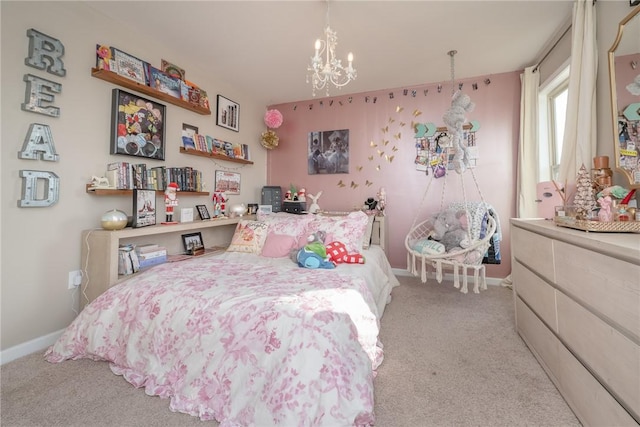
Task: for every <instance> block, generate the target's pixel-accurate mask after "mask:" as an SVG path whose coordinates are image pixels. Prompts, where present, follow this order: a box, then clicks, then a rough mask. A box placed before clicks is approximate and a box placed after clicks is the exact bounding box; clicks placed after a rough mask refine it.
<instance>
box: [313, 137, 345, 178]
mask: <svg viewBox="0 0 640 427" xmlns="http://www.w3.org/2000/svg"><path fill="white" fill-rule="evenodd" d="M308 165H309V166H308V167H309V175H317V174H334V173H349V129H340V130H328V131H322V132H320V131H316V132H309V154H308Z"/></svg>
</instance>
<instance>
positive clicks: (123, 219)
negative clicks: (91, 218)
mask: <svg viewBox="0 0 640 427" xmlns="http://www.w3.org/2000/svg"><path fill="white" fill-rule="evenodd" d="M128 222H129V218H127V214H126V213H124V212H122V211H121V210H118V209H112V210H110V211H107V212H105V213H104V214H103V215H102V218H100V225H101V226H102V228H104V229H105V230H122V229H123V228H125V227H126V226H127V223H128Z"/></svg>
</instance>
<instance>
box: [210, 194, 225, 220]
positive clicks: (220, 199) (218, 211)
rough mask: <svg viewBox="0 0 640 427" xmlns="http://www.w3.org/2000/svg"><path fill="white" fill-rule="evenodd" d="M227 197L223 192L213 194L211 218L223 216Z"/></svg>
mask: <svg viewBox="0 0 640 427" xmlns="http://www.w3.org/2000/svg"><path fill="white" fill-rule="evenodd" d="M227 200H228V199H227V195H226V194H225V193H224V192H215V193H213V217H214V218H216V217H220V216H224V211H225V208H226V205H225V203H226V202H227Z"/></svg>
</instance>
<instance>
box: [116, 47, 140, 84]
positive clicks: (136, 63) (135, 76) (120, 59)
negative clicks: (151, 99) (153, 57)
mask: <svg viewBox="0 0 640 427" xmlns="http://www.w3.org/2000/svg"><path fill="white" fill-rule="evenodd" d="M111 50H112V52H113V63H114V64H115V70H114V71H115V72H116V73H118V74H119V75H121V76H123V77H126V78H128V79H131V80H133V81H136V82H138V83H140V84H142V85H145V86H146V85H147V83H148V80H147V78H148V74H149V70H148V67H149V64H147V63H146V62H144V61H143V60H141V59H138V58H136V57H135V56H131V55H129V54H128V53H125V52H123V51H121V50H120V49H116V48H115V47H114V48H112V49H111Z"/></svg>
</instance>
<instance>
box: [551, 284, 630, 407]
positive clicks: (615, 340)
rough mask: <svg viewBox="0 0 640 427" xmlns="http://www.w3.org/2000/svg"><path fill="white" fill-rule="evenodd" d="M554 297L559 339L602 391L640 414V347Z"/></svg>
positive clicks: (567, 300)
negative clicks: (604, 389)
mask: <svg viewBox="0 0 640 427" xmlns="http://www.w3.org/2000/svg"><path fill="white" fill-rule="evenodd" d="M556 298H557V302H558V331H559V332H558V335H559V336H560V338H561V339H562V340H563V342H564V343H565V344H566V345H567V347H568V348H569V349H571V350H572V352H573V353H574V354H577V355H579V356H578V357H579V358H580V359H581V360H582V362H583V363H584V364H585V365H586V366H588V367H589V368H590V370H591V371H593V372H594V373H595V374H596V376H597V377H599V378H600V380H601V381H603V382H604V384H605V386H606V388H609V389H610V390H611V391H612V392H614V393H615V394H616V395H617V396H618V397H619V398H620V399H621V400H622V401H624V402H625V403H626V405H627V406H628V407H629V408H631V410H632V411H633V412H635V413H636V414H639V415H640V347H639V346H638V345H637V344H636V343H634V342H633V341H631V340H630V339H629V338H628V337H626V336H624V335H623V334H621V333H620V332H618V331H617V330H616V329H614V328H613V327H612V326H610V325H609V324H608V323H605V322H604V321H603V320H602V319H600V318H598V317H597V316H595V315H594V314H593V313H591V312H590V311H588V310H587V309H585V308H584V307H582V306H581V305H579V304H578V303H576V302H575V301H573V300H571V299H570V298H569V297H567V296H566V295H564V294H562V293H561V292H559V291H558V292H557V296H556Z"/></svg>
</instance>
